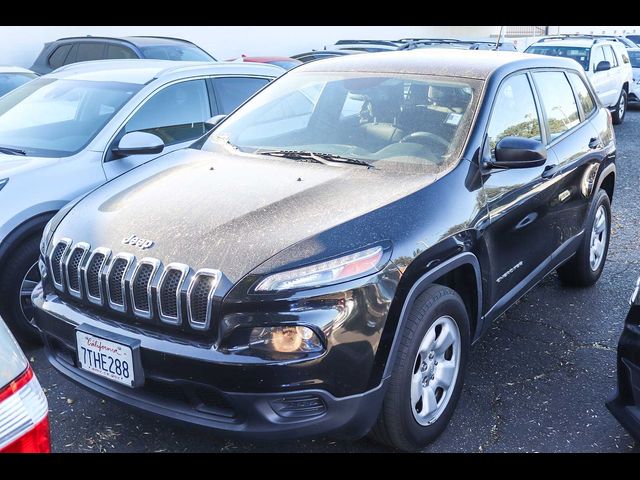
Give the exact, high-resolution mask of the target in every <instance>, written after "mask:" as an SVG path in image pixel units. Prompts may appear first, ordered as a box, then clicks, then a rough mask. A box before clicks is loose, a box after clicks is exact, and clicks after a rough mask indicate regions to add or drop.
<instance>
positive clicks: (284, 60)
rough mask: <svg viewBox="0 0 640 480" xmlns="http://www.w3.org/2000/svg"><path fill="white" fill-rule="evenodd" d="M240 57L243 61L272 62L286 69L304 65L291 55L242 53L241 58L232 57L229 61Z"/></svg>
mask: <svg viewBox="0 0 640 480" xmlns="http://www.w3.org/2000/svg"><path fill="white" fill-rule="evenodd" d="M240 59H242V61H243V62H255V63H270V64H271V65H277V66H278V67H281V68H284V69H285V70H291V69H292V68H293V67H297V66H298V65H302V62H301V61H300V60H296V59H295V58H289V57H247V56H246V55H242V56H241V57H240V58H230V59H229V60H227V61H228V62H235V61H240Z"/></svg>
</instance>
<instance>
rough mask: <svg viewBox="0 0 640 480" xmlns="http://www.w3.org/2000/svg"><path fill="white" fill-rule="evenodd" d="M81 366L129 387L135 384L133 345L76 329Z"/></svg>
mask: <svg viewBox="0 0 640 480" xmlns="http://www.w3.org/2000/svg"><path fill="white" fill-rule="evenodd" d="M76 345H77V347H78V364H79V365H80V368H81V369H83V370H86V371H88V372H91V373H93V374H95V375H98V376H100V377H104V378H108V379H109V380H113V381H114V382H118V383H122V384H124V385H127V386H128V387H133V386H134V385H135V380H136V379H135V373H134V363H133V351H132V349H131V347H129V346H127V345H123V344H121V343H117V342H112V341H111V340H106V339H104V338H100V337H97V336H95V335H92V334H90V333H87V332H82V331H79V330H76Z"/></svg>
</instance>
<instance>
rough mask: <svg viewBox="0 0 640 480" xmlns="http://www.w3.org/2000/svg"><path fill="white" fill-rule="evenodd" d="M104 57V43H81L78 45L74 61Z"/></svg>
mask: <svg viewBox="0 0 640 480" xmlns="http://www.w3.org/2000/svg"><path fill="white" fill-rule="evenodd" d="M102 59H104V43H93V42H92V43H81V44H79V45H78V55H77V56H76V62H88V61H90V60H102Z"/></svg>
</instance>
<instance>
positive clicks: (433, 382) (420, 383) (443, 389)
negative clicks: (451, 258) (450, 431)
mask: <svg viewBox="0 0 640 480" xmlns="http://www.w3.org/2000/svg"><path fill="white" fill-rule="evenodd" d="M401 328H402V331H401V332H398V335H400V337H399V341H400V345H399V351H398V356H397V358H396V361H395V364H394V366H393V372H392V375H391V379H390V385H389V388H388V390H387V392H386V394H385V398H384V401H383V405H382V409H381V412H380V415H379V417H378V421H377V423H376V425H375V426H374V427H373V430H372V432H371V434H372V436H373V438H374V440H377V441H379V442H381V443H385V444H387V445H389V446H391V447H394V448H398V449H400V450H405V451H417V450H421V449H423V448H424V447H426V446H427V445H428V444H429V443H431V442H432V441H433V440H435V439H436V438H437V437H438V436H439V435H440V434H441V433H442V432H443V431H444V429H445V428H446V426H447V424H448V423H449V420H450V419H451V416H452V415H453V412H454V410H455V408H456V405H457V403H458V399H459V397H460V392H461V390H462V384H463V378H464V373H465V369H466V364H467V357H468V354H469V343H470V341H469V338H470V333H469V317H468V314H467V311H466V308H465V305H464V302H463V301H462V299H461V298H460V295H458V294H457V293H456V292H455V291H454V290H452V289H450V288H448V287H445V286H442V285H433V286H431V287H429V288H428V289H427V290H426V291H425V292H424V293H422V294H421V295H420V296H419V297H418V299H417V300H416V302H415V304H414V306H413V308H412V309H411V312H410V314H409V317H408V318H407V320H406V322H405V324H404V325H402V327H401Z"/></svg>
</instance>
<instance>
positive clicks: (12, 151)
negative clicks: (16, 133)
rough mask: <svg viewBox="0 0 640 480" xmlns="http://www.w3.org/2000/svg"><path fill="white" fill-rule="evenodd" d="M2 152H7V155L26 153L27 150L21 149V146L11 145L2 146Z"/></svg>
mask: <svg viewBox="0 0 640 480" xmlns="http://www.w3.org/2000/svg"><path fill="white" fill-rule="evenodd" d="M0 153H5V154H7V155H26V154H27V152H25V151H24V150H20V149H19V148H11V147H0Z"/></svg>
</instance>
